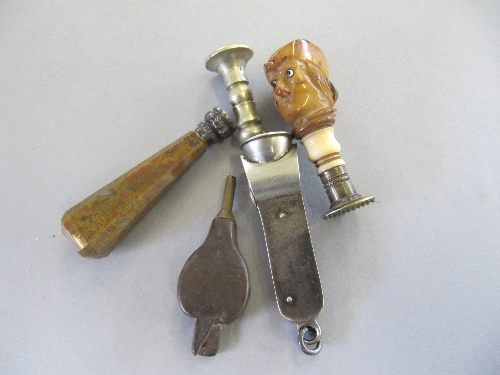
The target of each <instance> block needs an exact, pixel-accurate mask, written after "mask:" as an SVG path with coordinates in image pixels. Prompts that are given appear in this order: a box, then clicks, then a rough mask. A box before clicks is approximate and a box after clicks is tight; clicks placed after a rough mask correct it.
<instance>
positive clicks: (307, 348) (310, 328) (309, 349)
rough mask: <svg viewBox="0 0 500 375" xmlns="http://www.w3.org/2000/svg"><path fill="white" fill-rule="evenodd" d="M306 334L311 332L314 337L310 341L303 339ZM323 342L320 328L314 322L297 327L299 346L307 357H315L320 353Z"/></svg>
mask: <svg viewBox="0 0 500 375" xmlns="http://www.w3.org/2000/svg"><path fill="white" fill-rule="evenodd" d="M307 332H312V333H313V335H314V337H313V338H312V339H310V340H308V339H306V338H305V335H306V333H307ZM322 344H323V340H322V338H321V328H320V327H319V325H318V323H317V322H316V321H313V322H308V323H304V324H302V325H301V326H299V346H300V349H302V351H303V352H304V353H306V354H308V355H316V354H318V353H319V352H320V351H321V348H322Z"/></svg>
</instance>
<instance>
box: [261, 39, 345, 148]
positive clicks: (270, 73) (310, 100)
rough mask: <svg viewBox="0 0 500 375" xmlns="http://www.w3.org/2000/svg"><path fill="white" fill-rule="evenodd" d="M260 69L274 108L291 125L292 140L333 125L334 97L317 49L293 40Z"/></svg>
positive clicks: (334, 93)
mask: <svg viewBox="0 0 500 375" xmlns="http://www.w3.org/2000/svg"><path fill="white" fill-rule="evenodd" d="M264 70H265V73H266V77H267V80H268V81H269V83H270V84H271V86H273V88H274V100H275V103H276V107H277V108H278V111H279V113H280V114H281V116H283V118H284V119H285V120H286V121H287V122H288V123H289V124H290V125H292V127H293V130H292V132H293V134H294V135H295V137H296V138H298V139H301V138H302V137H303V136H304V135H305V134H307V133H309V132H311V131H314V130H315V129H317V128H321V127H325V126H331V125H333V123H334V121H335V120H334V111H335V110H334V109H333V106H334V104H335V102H336V101H337V97H338V94H337V91H336V90H335V87H333V85H332V83H331V82H330V80H329V79H328V64H327V62H326V58H325V55H324V54H323V52H322V51H321V50H320V49H319V48H318V47H317V46H315V45H314V44H313V43H311V42H309V41H307V40H303V39H298V40H294V41H293V42H291V43H289V44H287V45H286V46H284V47H282V48H280V49H279V50H278V51H276V52H275V53H274V54H273V55H272V56H271V57H270V58H269V61H268V62H267V64H264Z"/></svg>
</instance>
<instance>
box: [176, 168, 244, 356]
mask: <svg viewBox="0 0 500 375" xmlns="http://www.w3.org/2000/svg"><path fill="white" fill-rule="evenodd" d="M235 186H236V179H235V177H233V176H228V177H227V179H226V186H225V189H224V196H223V200H222V207H221V210H220V212H219V214H218V215H217V217H216V218H215V219H214V220H213V221H212V226H211V227H210V231H209V233H208V235H207V238H206V239H205V242H204V243H203V244H202V245H201V246H200V247H199V248H198V250H196V251H195V252H194V253H193V254H192V255H191V257H189V259H188V260H187V261H186V264H185V265H184V267H183V268H182V271H181V273H180V275H179V281H178V284H177V297H178V299H179V304H180V306H181V309H182V311H183V312H184V313H185V314H186V315H189V316H191V317H194V318H196V327H195V332H194V337H193V348H192V350H193V354H194V355H198V354H199V355H202V356H214V355H216V354H217V351H218V350H219V338H220V332H221V330H222V325H223V324H228V323H232V322H234V321H235V320H236V319H238V318H239V317H240V316H241V315H242V314H243V312H244V311H245V308H246V306H247V304H248V300H249V299H250V276H249V274H248V268H247V265H246V262H245V260H244V259H243V256H242V255H241V253H240V250H239V248H238V243H237V240H236V223H235V221H234V217H233V214H232V204H233V198H234V190H235Z"/></svg>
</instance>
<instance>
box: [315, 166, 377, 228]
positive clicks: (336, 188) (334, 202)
mask: <svg viewBox="0 0 500 375" xmlns="http://www.w3.org/2000/svg"><path fill="white" fill-rule="evenodd" d="M319 177H320V178H321V181H322V182H323V186H324V188H325V190H326V194H327V196H328V199H329V200H330V210H329V211H328V212H327V213H326V214H325V215H323V219H328V218H330V217H334V216H339V215H342V214H344V213H346V212H349V211H352V210H355V209H356V208H359V207H363V206H365V205H367V204H369V203H371V202H374V201H375V197H373V196H368V197H362V196H361V195H360V194H358V193H357V192H356V189H355V188H354V185H353V184H352V182H351V179H350V177H349V174H348V173H347V169H346V168H345V165H339V166H337V167H333V168H330V169H328V170H326V171H324V172H323V173H321V174H320V175H319Z"/></svg>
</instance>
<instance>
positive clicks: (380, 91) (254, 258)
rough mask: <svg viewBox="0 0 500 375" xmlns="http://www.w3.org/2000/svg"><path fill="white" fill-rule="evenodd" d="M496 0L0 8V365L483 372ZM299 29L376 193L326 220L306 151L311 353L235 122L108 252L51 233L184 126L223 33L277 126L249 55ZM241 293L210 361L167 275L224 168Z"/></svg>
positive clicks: (488, 339)
mask: <svg viewBox="0 0 500 375" xmlns="http://www.w3.org/2000/svg"><path fill="white" fill-rule="evenodd" d="M499 19H500V4H499V3H498V1H489V2H488V1H474V2H473V1H442V2H434V1H418V2H417V1H415V2H411V1H410V2H398V1H382V2H376V3H375V2H370V1H357V2H341V1H325V2H310V3H307V4H306V3H305V2H302V1H275V2H268V1H253V2H249V1H248V2H239V1H219V2H214V1H203V2H201V1H200V2H196V3H195V2H189V1H152V0H151V1H139V2H132V1H108V2H101V1H94V0H90V1H85V2H67V1H55V0H54V1H45V2H32V1H25V0H16V1H14V0H3V1H1V2H0V150H1V155H2V158H1V161H0V175H1V176H2V183H1V184H0V192H1V194H0V250H1V262H0V373H1V374H6V375H11V374H256V373H268V374H302V373H305V372H310V373H316V374H498V373H499V372H500V356H499V350H500V311H499V310H500V307H499V306H500V272H499V266H500V255H499V238H500V234H499V233H500V219H499V209H500V204H499V202H500V201H499V194H498V185H499V182H500V179H499V177H500V168H499V163H498V160H499V159H500V153H499V141H500V135H499V134H500V132H499V130H498V124H499V120H500V107H499V105H498V103H499V102H500V74H499V73H500V42H499V40H500V38H499V36H500V26H499V25H500V24H499V22H498V20H499ZM296 38H306V39H309V40H311V41H312V42H314V43H315V44H317V45H318V46H319V47H320V48H321V49H322V50H323V51H324V53H325V55H326V56H327V59H328V63H329V65H330V71H331V73H330V76H331V80H332V82H333V83H334V84H335V86H336V88H337V89H338V91H339V94H340V95H339V100H338V102H337V105H336V108H337V110H338V112H337V122H336V125H335V126H336V127H335V131H336V137H337V139H338V140H339V142H340V143H341V145H342V147H343V152H342V155H343V157H344V159H345V161H346V163H347V167H348V170H349V173H350V175H351V177H352V180H353V182H354V184H355V186H356V188H357V190H358V191H359V192H360V193H362V194H366V195H369V194H372V195H375V196H376V198H377V200H376V202H375V203H374V204H370V205H369V206H367V207H364V208H362V209H360V210H356V211H354V212H351V213H349V214H347V215H344V216H342V217H338V218H332V219H329V220H327V221H325V220H322V219H321V218H320V217H321V215H322V214H323V213H324V212H325V211H326V210H327V207H328V200H327V198H326V195H325V194H324V191H323V188H322V186H321V183H320V181H319V179H318V178H317V177H316V175H315V170H314V169H315V168H314V166H313V165H312V164H311V163H309V161H308V160H307V157H306V154H305V152H304V148H303V147H302V146H301V145H299V154H300V155H299V157H300V160H299V161H300V167H301V180H302V186H303V192H304V199H305V205H306V210H307V214H308V219H309V225H310V230H311V235H312V241H313V245H314V248H315V252H316V258H317V262H318V267H319V271H320V275H321V281H322V285H323V292H324V296H325V306H324V309H323V312H322V314H321V315H320V316H319V317H318V322H319V323H320V325H321V327H322V331H323V337H324V347H323V350H322V352H321V353H320V354H319V355H318V356H316V357H309V356H306V355H304V354H303V353H302V352H301V351H300V349H299V347H298V345H297V337H296V335H297V332H296V328H295V326H294V325H293V324H291V323H289V322H287V321H286V320H285V319H283V318H282V317H281V316H280V314H279V312H278V309H277V307H276V303H275V301H274V294H273V288H272V282H271V274H270V271H269V266H268V260H267V255H266V250H265V242H264V236H263V233H262V227H261V225H260V221H259V217H258V213H257V210H256V209H255V207H254V205H253V203H252V202H251V200H250V197H249V192H248V185H247V182H246V177H245V174H244V171H243V168H242V166H241V163H240V160H239V154H240V152H239V149H238V146H239V145H238V142H237V140H236V139H235V138H234V137H233V139H230V140H226V141H225V142H224V143H223V144H221V145H218V146H216V147H212V148H210V149H209V150H208V151H207V153H206V154H205V156H204V157H203V158H202V159H201V160H200V161H199V162H198V163H197V164H196V165H195V166H194V167H193V168H192V169H191V170H190V171H189V172H188V173H187V175H186V176H185V177H184V178H183V179H182V180H181V181H180V182H179V183H178V184H177V185H176V186H175V187H174V188H173V189H172V190H171V191H170V192H169V193H168V194H167V196H166V197H165V198H164V199H163V200H162V201H161V202H160V203H159V204H158V205H157V206H156V207H155V208H154V209H153V210H152V212H151V213H150V214H149V215H148V216H147V217H146V218H145V219H144V220H143V221H142V222H141V223H140V224H139V225H138V227H137V228H136V229H135V230H134V231H133V232H132V233H131V234H130V235H129V236H128V237H127V238H126V239H125V240H124V241H123V242H122V244H121V245H120V246H119V247H118V248H117V249H116V250H115V251H114V252H113V253H111V255H110V256H109V257H107V258H105V259H101V260H90V259H83V258H81V257H80V256H78V255H77V254H76V252H75V251H74V249H73V248H72V245H71V243H70V242H69V241H68V240H67V239H66V238H65V237H63V236H62V234H61V230H60V218H61V216H62V215H63V213H64V212H65V211H66V210H67V209H68V208H69V207H71V206H73V205H74V204H76V203H77V202H79V201H80V200H82V199H83V198H85V197H86V196H88V195H89V194H91V193H93V192H94V191H95V190H97V189H98V188H100V187H102V186H103V185H105V184H107V183H108V182H110V181H111V180H112V179H114V178H115V177H117V176H119V175H120V174H121V173H123V172H125V171H127V170H128V169H129V168H131V167H132V166H134V165H135V164H137V163H139V162H140V161H142V160H143V159H145V158H147V157H148V156H150V155H151V154H153V153H154V152H156V151H157V150H159V149H161V148H163V147H165V146H166V145H167V144H169V143H170V142H172V141H173V140H175V139H177V138H178V137H179V136H181V135H183V134H184V133H186V132H188V131H190V130H192V129H194V128H195V127H196V125H197V124H198V123H199V122H200V121H201V119H202V118H203V115H204V113H205V112H206V111H208V110H210V109H211V108H212V107H214V106H216V105H218V106H221V107H222V108H224V109H225V110H226V111H228V112H229V113H230V114H231V115H232V111H231V106H230V104H229V102H228V100H227V94H226V91H225V88H224V87H223V83H222V79H221V78H220V77H219V76H218V75H216V74H214V73H211V72H208V71H206V70H205V67H204V61H205V58H206V57H207V56H208V55H209V54H210V53H211V52H212V51H214V50H215V49H217V48H219V47H222V46H225V45H228V44H234V43H242V44H247V45H249V46H250V47H252V49H253V50H254V52H255V54H254V57H253V59H252V60H251V61H250V62H249V63H248V66H247V72H248V76H249V80H250V86H251V88H252V90H253V93H254V96H255V101H256V103H257V109H258V112H259V114H260V116H261V118H262V119H263V125H264V126H265V127H266V128H267V130H288V125H287V124H286V123H285V122H284V120H283V119H282V118H281V117H280V116H279V114H278V113H277V111H276V109H275V107H274V104H273V98H272V89H271V87H270V86H269V85H268V83H267V82H266V79H265V76H264V73H263V69H262V65H263V64H264V63H265V62H266V61H267V59H268V57H269V56H270V55H271V54H272V53H273V52H274V51H275V50H276V49H278V48H279V47H281V46H283V45H284V44H286V43H288V42H290V41H291V40H293V39H296ZM229 173H231V174H234V175H235V176H236V177H237V180H238V182H237V183H238V185H237V189H236V197H235V203H234V207H233V210H234V214H235V218H236V222H237V225H238V240H239V245H240V249H241V251H242V253H243V255H244V257H245V258H246V261H247V263H248V266H249V269H250V276H251V282H252V295H251V299H250V303H249V305H248V308H247V310H246V312H245V313H244V315H243V316H242V317H241V318H240V319H239V320H238V321H237V322H236V323H234V324H231V325H229V326H226V327H224V328H223V332H222V337H221V343H220V351H219V353H218V354H217V356H216V357H214V358H203V357H194V356H193V355H192V354H191V341H192V335H193V329H194V320H193V319H191V318H189V317H187V316H184V315H183V314H182V312H181V310H180V308H179V305H178V302H177V297H176V283H177V277H178V275H179V272H180V270H181V268H182V266H183V264H184V262H185V261H186V259H187V258H188V257H189V255H190V254H191V253H192V252H193V251H194V250H195V249H196V248H197V247H198V246H199V245H200V244H201V243H202V242H203V240H204V239H205V236H206V234H207V232H208V228H209V226H210V221H211V220H212V218H213V217H214V216H215V215H216V214H217V212H218V210H219V207H220V202H221V194H222V189H223V185H224V179H225V177H226V175H228V174H229Z"/></svg>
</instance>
